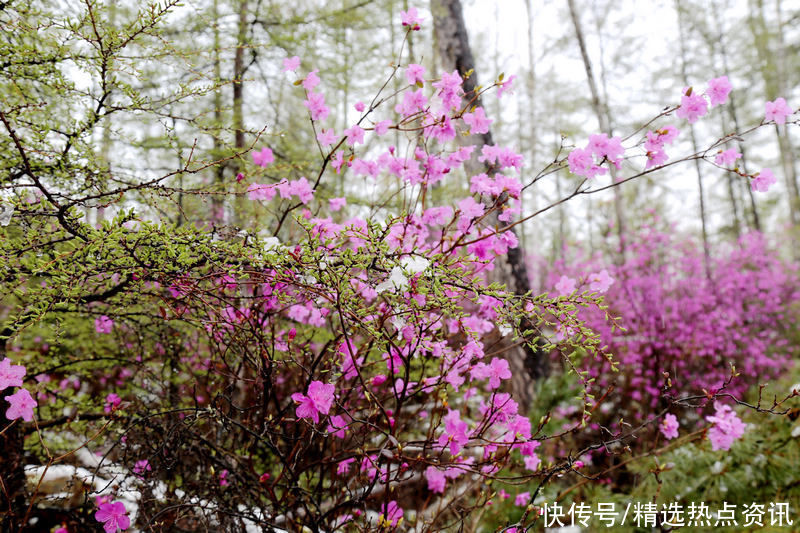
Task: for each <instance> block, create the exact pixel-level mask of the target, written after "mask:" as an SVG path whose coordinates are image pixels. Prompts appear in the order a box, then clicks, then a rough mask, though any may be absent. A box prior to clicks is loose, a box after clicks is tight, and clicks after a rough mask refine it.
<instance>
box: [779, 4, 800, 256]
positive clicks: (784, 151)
mask: <svg viewBox="0 0 800 533" xmlns="http://www.w3.org/2000/svg"><path fill="white" fill-rule="evenodd" d="M775 16H776V18H777V24H776V25H775V26H776V31H777V44H778V50H777V54H776V55H777V58H776V67H777V72H776V76H775V77H776V80H777V84H778V87H777V89H778V94H779V96H785V95H786V91H787V86H788V84H787V81H786V74H787V72H786V69H787V67H786V53H787V52H786V43H785V40H784V37H783V13H782V9H781V0H775ZM775 132H776V133H777V135H778V145H779V146H780V150H781V166H782V167H783V175H784V177H785V179H786V182H787V184H788V190H789V195H790V197H789V219H790V220H791V221H792V227H793V232H792V233H793V234H792V238H793V239H796V235H794V231H796V230H797V227H798V224H800V186H798V184H797V169H796V167H795V160H796V158H795V154H794V148H793V147H792V140H791V137H789V129H788V128H787V127H786V124H784V125H783V126H778V125H776V126H775ZM797 248H798V247H797V246H793V249H794V253H795V259H798V258H800V250H798V249H797Z"/></svg>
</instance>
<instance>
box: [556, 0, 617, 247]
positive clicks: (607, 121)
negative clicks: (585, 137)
mask: <svg viewBox="0 0 800 533" xmlns="http://www.w3.org/2000/svg"><path fill="white" fill-rule="evenodd" d="M567 5H568V6H569V14H570V18H571V19H572V25H573V27H574V28H575V37H576V39H577V40H578V48H579V49H580V52H581V59H582V60H583V68H584V70H585V71H586V79H587V81H588V83H589V91H590V93H591V95H592V100H591V101H592V110H594V114H595V116H596V117H597V124H598V126H599V127H600V129H601V130H602V131H603V133H605V134H607V135H608V136H609V137H611V136H613V135H614V131H613V128H612V124H611V116H610V114H609V112H608V106H607V103H605V102H603V99H602V98H601V95H600V91H599V90H598V88H597V82H596V81H595V78H594V72H593V69H592V61H591V59H590V58H589V53H588V51H587V49H586V39H585V38H584V33H583V26H582V25H581V21H580V17H579V16H578V10H577V9H576V7H575V0H567ZM611 179H612V180H613V181H614V182H616V181H617V171H616V169H615V168H613V167H612V168H611ZM613 192H614V214H615V216H616V226H617V228H616V229H617V237H618V239H619V250H620V259H622V258H623V257H624V256H625V210H624V208H623V205H622V193H621V191H620V189H619V187H614V188H613Z"/></svg>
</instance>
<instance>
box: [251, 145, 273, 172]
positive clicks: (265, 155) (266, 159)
mask: <svg viewBox="0 0 800 533" xmlns="http://www.w3.org/2000/svg"><path fill="white" fill-rule="evenodd" d="M252 156H253V163H255V164H256V165H258V166H260V167H266V166H267V165H269V164H270V163H272V162H273V161H275V156H274V155H272V150H271V149H270V148H267V147H266V146H265V147H264V148H262V149H261V151H260V152H253V153H252Z"/></svg>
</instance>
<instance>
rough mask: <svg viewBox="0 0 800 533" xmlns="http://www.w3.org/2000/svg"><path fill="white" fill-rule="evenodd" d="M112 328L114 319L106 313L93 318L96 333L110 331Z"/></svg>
mask: <svg viewBox="0 0 800 533" xmlns="http://www.w3.org/2000/svg"><path fill="white" fill-rule="evenodd" d="M113 328H114V321H113V320H111V319H110V318H108V317H107V316H106V315H100V316H99V317H97V318H95V319H94V329H95V330H96V331H97V333H111V330H112V329H113Z"/></svg>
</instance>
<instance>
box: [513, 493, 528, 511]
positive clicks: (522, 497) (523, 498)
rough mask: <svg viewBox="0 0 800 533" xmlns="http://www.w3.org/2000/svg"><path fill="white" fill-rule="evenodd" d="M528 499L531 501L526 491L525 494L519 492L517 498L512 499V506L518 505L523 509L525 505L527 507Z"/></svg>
mask: <svg viewBox="0 0 800 533" xmlns="http://www.w3.org/2000/svg"><path fill="white" fill-rule="evenodd" d="M530 499H531V493H530V492H527V491H526V492H520V493H519V494H517V497H516V498H514V505H518V506H520V507H525V506H526V505H528V502H529V501H530Z"/></svg>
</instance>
